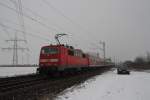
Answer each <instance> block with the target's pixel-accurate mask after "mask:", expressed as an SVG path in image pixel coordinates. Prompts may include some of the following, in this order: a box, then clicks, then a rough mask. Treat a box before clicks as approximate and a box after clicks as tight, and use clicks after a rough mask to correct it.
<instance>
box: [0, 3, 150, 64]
mask: <svg viewBox="0 0 150 100" xmlns="http://www.w3.org/2000/svg"><path fill="white" fill-rule="evenodd" d="M14 1H17V0H14ZM44 1H48V2H49V3H50V4H48V3H47V4H46V3H44V2H43V1H42V0H22V5H23V13H26V14H27V15H29V16H31V17H32V18H34V19H36V20H37V21H40V22H42V23H44V24H45V25H46V26H48V27H49V28H47V27H43V26H42V25H40V24H39V23H37V22H34V21H32V20H30V19H28V18H26V17H24V22H25V28H26V31H27V33H26V34H27V35H26V36H27V40H28V43H27V44H25V43H19V45H20V47H29V49H30V59H29V60H30V63H38V57H39V51H40V47H41V46H43V45H47V44H50V43H55V40H54V35H55V34H56V33H62V32H63V33H67V34H68V36H66V37H64V38H62V39H61V42H62V43H64V44H66V43H67V44H69V45H73V46H75V47H76V48H81V49H83V51H86V52H89V51H90V52H99V53H100V55H101V56H102V52H101V51H100V50H99V46H100V44H99V41H100V40H101V41H105V42H106V56H107V57H111V58H112V60H114V58H115V59H116V60H117V61H124V60H133V59H134V58H135V57H136V56H139V55H145V54H146V52H150V46H149V43H150V39H149V37H150V33H149V32H150V19H149V18H150V6H149V4H150V1H149V0H44ZM0 3H3V4H6V5H8V6H9V7H12V8H14V9H16V8H15V5H14V4H13V3H12V2H11V0H0ZM51 5H52V6H51ZM24 7H25V8H28V9H31V10H32V11H34V12H36V13H38V14H39V15H40V16H42V17H44V18H45V19H41V18H39V17H38V16H36V15H35V14H33V13H31V12H29V11H28V10H27V9H24ZM0 12H1V16H0V23H3V24H5V25H7V26H9V27H12V28H17V29H19V30H21V28H20V26H19V25H16V24H19V21H18V17H17V13H15V12H13V11H11V10H9V9H7V8H5V7H3V6H1V5H0ZM10 21H11V22H10ZM13 23H15V24H13ZM53 28H54V29H56V30H53ZM3 29H4V28H2V27H1V26H0V47H8V46H13V43H7V42H5V41H4V40H6V39H10V38H13V37H14V33H16V31H14V30H12V29H9V28H6V29H7V31H8V32H9V35H7V34H6V32H5V31H4V30H3ZM28 32H31V33H33V34H35V35H38V36H40V37H44V38H46V39H49V41H45V40H42V39H39V38H35V36H31V35H30V34H28ZM17 33H18V38H21V39H22V38H23V35H22V33H21V32H17ZM12 53H13V52H12V51H7V50H6V51H2V50H0V59H1V60H0V64H10V63H12ZM22 56H24V58H23V60H24V63H26V59H27V57H26V52H25V51H24V53H23V54H22V53H21V52H19V63H21V62H22V60H21V59H22Z"/></svg>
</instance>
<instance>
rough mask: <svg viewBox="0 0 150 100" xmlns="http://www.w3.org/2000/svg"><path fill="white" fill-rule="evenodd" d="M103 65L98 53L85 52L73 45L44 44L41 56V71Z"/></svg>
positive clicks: (78, 68)
mask: <svg viewBox="0 0 150 100" xmlns="http://www.w3.org/2000/svg"><path fill="white" fill-rule="evenodd" d="M100 65H103V61H102V59H100V58H99V57H98V56H97V55H95V56H94V55H91V54H87V53H84V52H83V51H82V50H80V49H74V48H73V47H72V46H65V45H48V46H43V47H42V48H41V52H40V58H39V68H38V72H39V73H52V72H56V71H57V72H60V71H66V70H82V69H88V68H93V67H99V66H100Z"/></svg>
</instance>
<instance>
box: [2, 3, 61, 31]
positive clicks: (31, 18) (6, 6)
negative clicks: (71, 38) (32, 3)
mask: <svg viewBox="0 0 150 100" xmlns="http://www.w3.org/2000/svg"><path fill="white" fill-rule="evenodd" d="M0 5H1V6H3V7H5V8H8V9H10V10H12V11H14V12H16V13H19V12H18V11H17V10H16V9H14V8H12V7H9V6H8V5H6V4H4V3H1V2H0ZM23 16H24V17H26V18H28V19H30V20H32V21H34V22H36V23H39V24H40V25H42V26H43V27H45V28H47V29H48V30H49V29H51V30H53V31H56V32H59V31H58V30H57V29H55V28H52V27H49V26H47V25H46V24H45V23H42V22H40V21H39V20H36V19H34V18H33V17H31V16H29V15H27V14H25V13H23Z"/></svg>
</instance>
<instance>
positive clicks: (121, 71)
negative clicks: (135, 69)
mask: <svg viewBox="0 0 150 100" xmlns="http://www.w3.org/2000/svg"><path fill="white" fill-rule="evenodd" d="M117 74H130V71H129V70H128V67H127V65H125V64H119V65H118V66H117Z"/></svg>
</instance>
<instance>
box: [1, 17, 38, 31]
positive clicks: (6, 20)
mask: <svg viewBox="0 0 150 100" xmlns="http://www.w3.org/2000/svg"><path fill="white" fill-rule="evenodd" d="M2 20H5V23H10V24H13V25H17V26H20V24H17V23H15V22H13V21H11V20H8V19H4V18H2ZM28 26H29V25H28ZM28 29H30V31H32V32H33V33H39V32H38V31H36V30H34V29H32V28H31V27H30V26H29V28H28ZM26 33H27V31H26Z"/></svg>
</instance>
